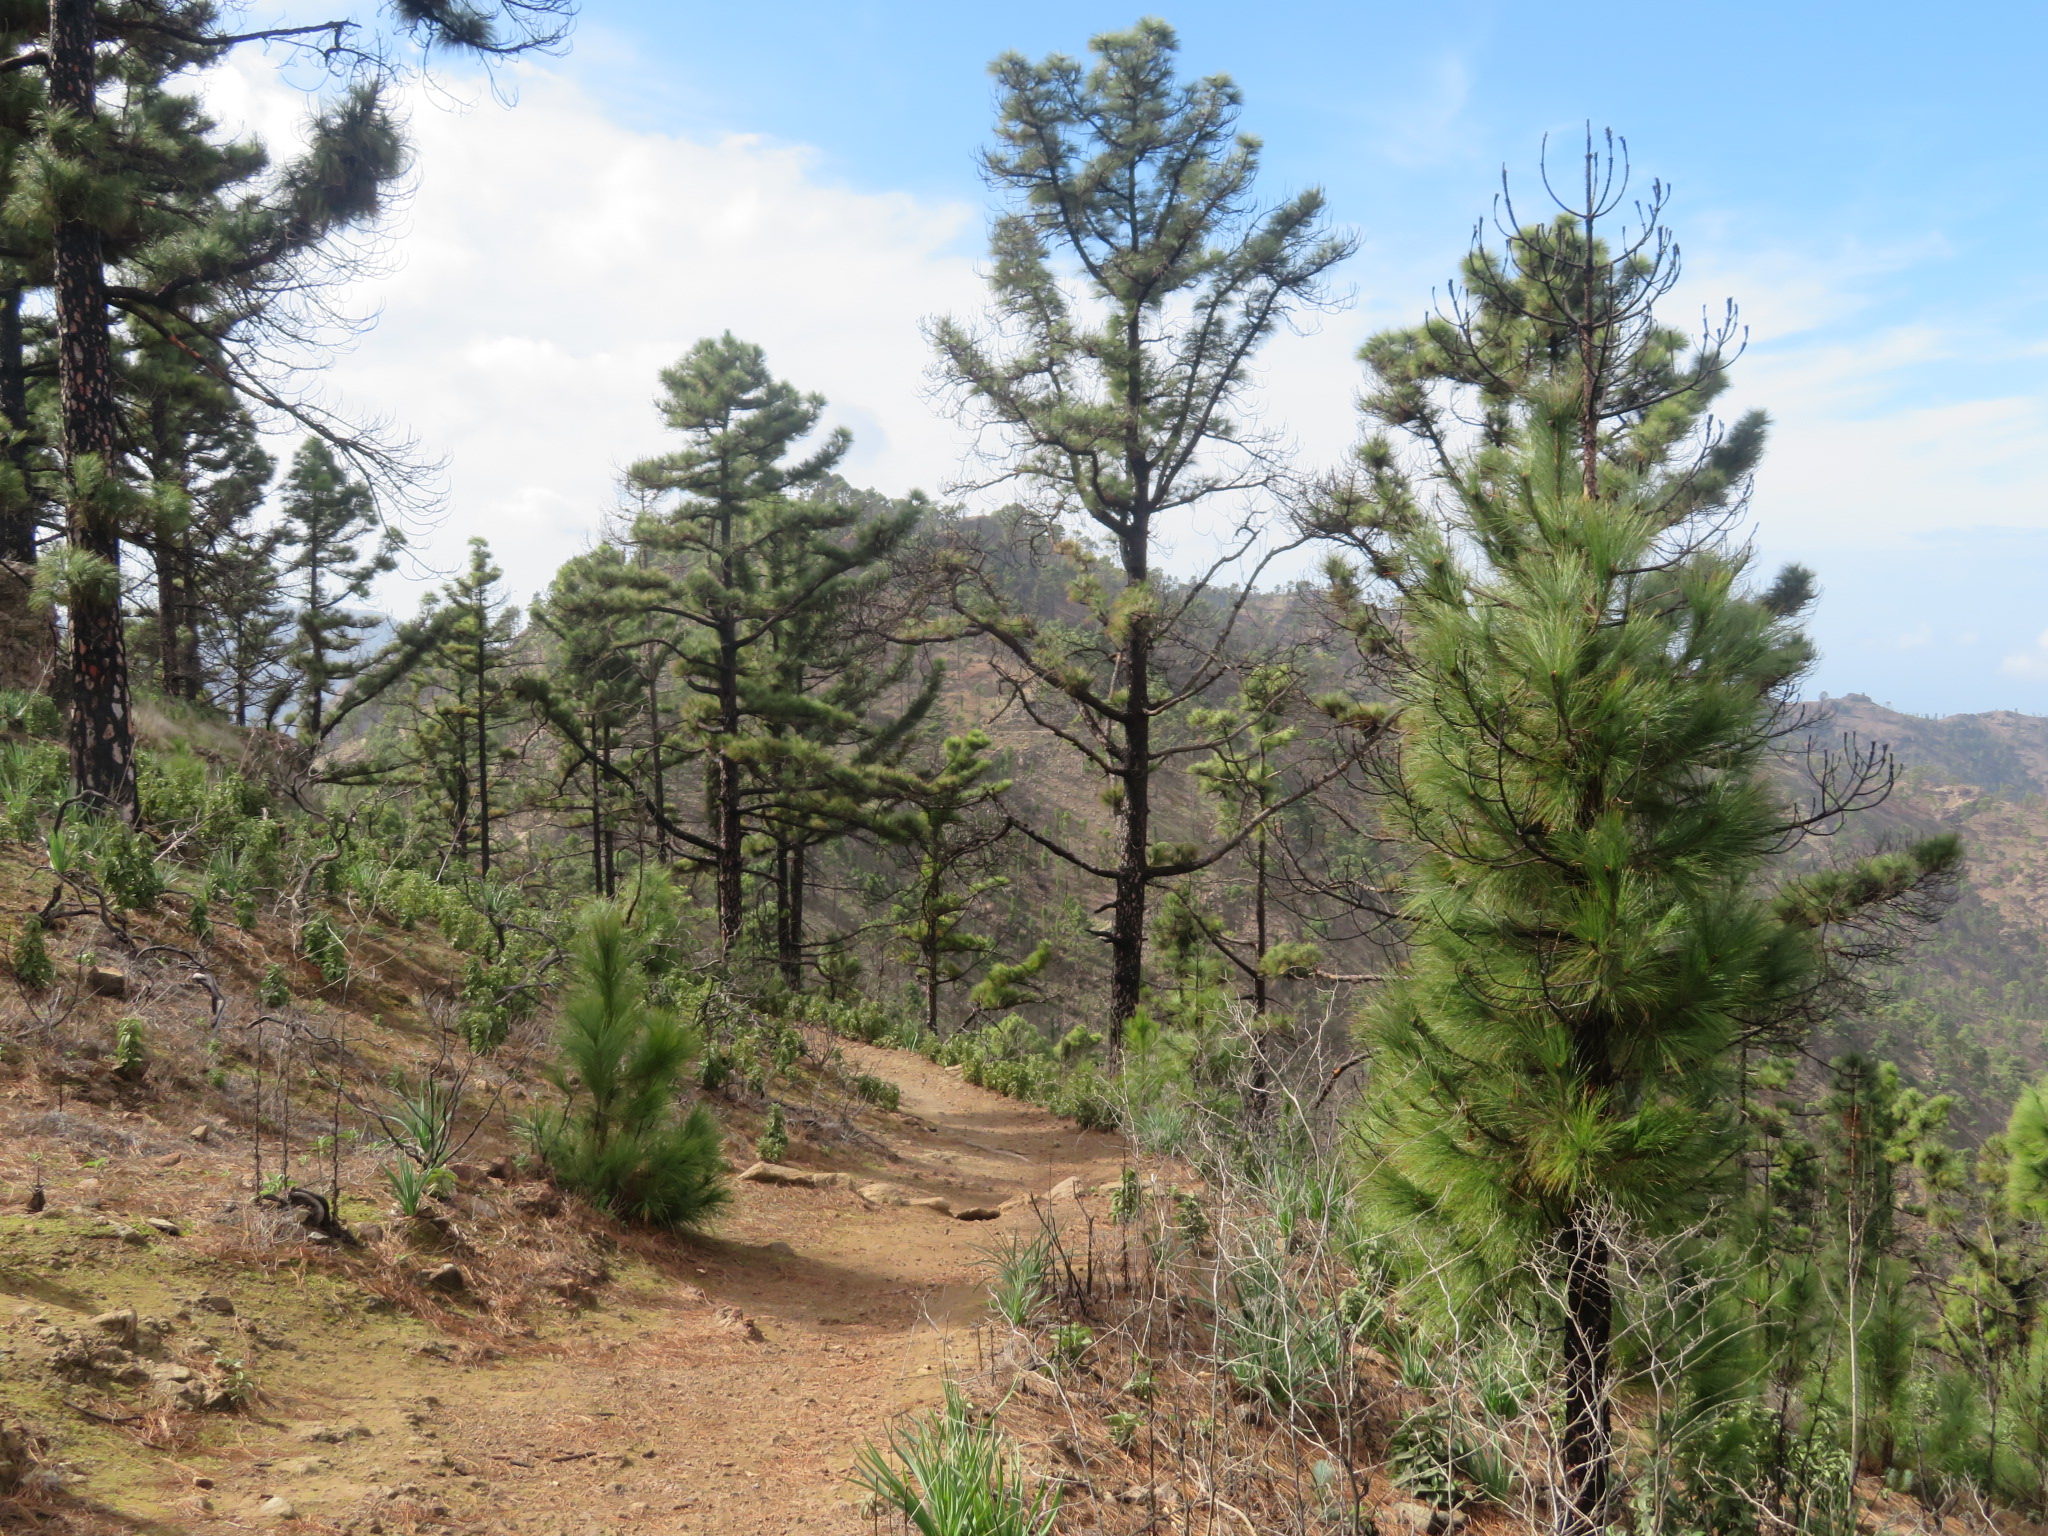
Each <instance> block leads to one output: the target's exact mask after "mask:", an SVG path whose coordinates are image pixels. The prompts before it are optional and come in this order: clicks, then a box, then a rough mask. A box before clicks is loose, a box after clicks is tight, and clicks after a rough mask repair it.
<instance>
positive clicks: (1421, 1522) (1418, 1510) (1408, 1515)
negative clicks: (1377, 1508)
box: [1386, 1501, 1437, 1531]
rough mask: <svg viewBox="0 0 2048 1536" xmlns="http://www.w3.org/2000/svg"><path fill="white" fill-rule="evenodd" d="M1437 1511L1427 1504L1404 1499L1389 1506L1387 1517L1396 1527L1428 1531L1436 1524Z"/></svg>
mask: <svg viewBox="0 0 2048 1536" xmlns="http://www.w3.org/2000/svg"><path fill="white" fill-rule="evenodd" d="M1436 1513H1437V1512H1436V1511H1435V1510H1433V1509H1431V1508H1430V1507H1429V1506H1428V1505H1426V1504H1417V1503H1414V1502H1412V1501H1403V1502H1402V1503H1399V1504H1391V1505H1389V1506H1388V1507H1387V1510H1386V1516H1387V1519H1388V1520H1389V1521H1390V1522H1391V1523H1392V1524H1393V1526H1394V1527H1395V1529H1397V1530H1403V1531H1428V1530H1431V1529H1432V1528H1433V1526H1434V1523H1435V1520H1436Z"/></svg>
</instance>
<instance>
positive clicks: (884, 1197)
mask: <svg viewBox="0 0 2048 1536" xmlns="http://www.w3.org/2000/svg"><path fill="white" fill-rule="evenodd" d="M854 1193H855V1194H857V1195H859V1196H860V1197H861V1199H863V1200H865V1201H867V1203H868V1204H869V1205H902V1204H903V1203H904V1202H905V1201H906V1200H907V1199H908V1198H909V1197H908V1196H907V1195H905V1194H904V1192H903V1191H902V1190H900V1189H898V1188H897V1187H896V1186H895V1185H894V1184H863V1185H861V1187H860V1188H859V1189H857V1190H855V1191H854Z"/></svg>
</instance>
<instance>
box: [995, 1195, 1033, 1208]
mask: <svg viewBox="0 0 2048 1536" xmlns="http://www.w3.org/2000/svg"><path fill="white" fill-rule="evenodd" d="M1030 1203H1031V1197H1030V1196H1029V1195H1012V1196H1010V1198H1009V1199H1007V1200H1005V1201H1004V1202H1003V1203H1002V1204H1001V1205H999V1206H997V1207H996V1209H997V1210H999V1211H1014V1210H1016V1209H1017V1207H1018V1206H1020V1205H1029V1204H1030Z"/></svg>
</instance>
